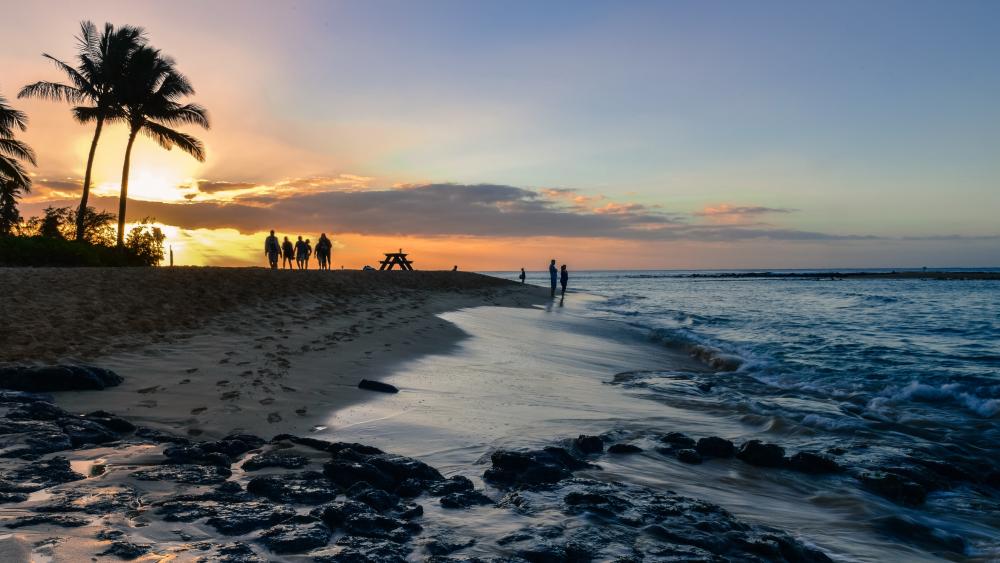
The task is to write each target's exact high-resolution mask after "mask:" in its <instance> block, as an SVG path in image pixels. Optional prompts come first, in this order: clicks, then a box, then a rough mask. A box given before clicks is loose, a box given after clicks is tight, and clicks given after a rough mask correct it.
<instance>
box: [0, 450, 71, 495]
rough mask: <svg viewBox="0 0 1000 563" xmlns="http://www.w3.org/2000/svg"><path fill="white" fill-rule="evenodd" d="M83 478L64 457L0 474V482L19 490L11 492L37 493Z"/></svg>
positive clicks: (34, 463)
mask: <svg viewBox="0 0 1000 563" xmlns="http://www.w3.org/2000/svg"><path fill="white" fill-rule="evenodd" d="M84 478H85V477H84V476H83V475H80V474H79V473H77V472H75V471H73V469H72V468H71V467H70V465H69V460H67V459H66V458H64V457H54V458H51V459H45V460H41V461H36V462H33V463H29V464H27V465H23V466H21V467H18V468H16V469H12V470H9V471H4V472H0V481H2V482H7V483H16V484H17V487H18V488H19V490H18V491H12V492H31V491H37V490H39V489H43V488H45V487H51V486H53V485H58V484H61V483H70V482H72V481H81V480H83V479H84ZM28 489H30V491H29V490H28Z"/></svg>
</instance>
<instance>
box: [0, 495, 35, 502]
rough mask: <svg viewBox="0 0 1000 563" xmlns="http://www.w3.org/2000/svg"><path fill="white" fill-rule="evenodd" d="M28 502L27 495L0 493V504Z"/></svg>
mask: <svg viewBox="0 0 1000 563" xmlns="http://www.w3.org/2000/svg"><path fill="white" fill-rule="evenodd" d="M26 500H28V495H27V493H0V504H7V503H17V502H24V501H26Z"/></svg>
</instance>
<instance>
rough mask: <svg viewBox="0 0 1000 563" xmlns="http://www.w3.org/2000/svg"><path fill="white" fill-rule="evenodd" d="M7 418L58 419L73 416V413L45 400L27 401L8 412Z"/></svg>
mask: <svg viewBox="0 0 1000 563" xmlns="http://www.w3.org/2000/svg"><path fill="white" fill-rule="evenodd" d="M7 418H10V419H14V420H52V421H58V420H62V419H65V418H73V415H72V414H70V413H68V412H66V411H64V410H63V409H61V408H59V407H57V406H55V405H54V404H52V403H49V402H45V401H34V402H31V403H25V404H22V405H19V406H18V407H16V408H14V409H12V410H11V411H10V412H8V413H7Z"/></svg>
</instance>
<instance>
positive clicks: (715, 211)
mask: <svg viewBox="0 0 1000 563" xmlns="http://www.w3.org/2000/svg"><path fill="white" fill-rule="evenodd" d="M794 211H796V210H795V209H788V208H785V207H763V206H760V205H728V204H723V205H716V206H711V207H706V208H705V209H702V210H701V211H697V212H695V213H694V215H697V216H699V217H717V216H720V215H766V214H769V213H792V212H794Z"/></svg>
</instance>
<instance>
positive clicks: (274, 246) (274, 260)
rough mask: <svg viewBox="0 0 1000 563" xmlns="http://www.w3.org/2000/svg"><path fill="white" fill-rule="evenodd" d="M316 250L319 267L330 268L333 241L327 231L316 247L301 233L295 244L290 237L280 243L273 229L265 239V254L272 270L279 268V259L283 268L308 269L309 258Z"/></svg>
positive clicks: (321, 235) (322, 268) (321, 268)
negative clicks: (328, 236)
mask: <svg viewBox="0 0 1000 563" xmlns="http://www.w3.org/2000/svg"><path fill="white" fill-rule="evenodd" d="M314 251H315V254H316V259H317V260H318V261H319V269H320V270H329V269H330V255H331V254H332V253H333V243H332V242H330V239H328V238H327V237H326V233H322V234H320V235H319V240H318V241H316V247H315V249H314V248H313V245H312V243H311V242H310V241H309V239H305V240H302V236H301V235H299V240H297V241H296V242H295V243H294V244H293V243H292V241H290V240H288V237H285V240H284V242H281V243H279V242H278V237H276V236H275V235H274V231H271V234H270V235H269V236H268V237H267V238H266V239H265V240H264V255H265V256H267V261H268V263H269V264H270V265H271V269H272V270H277V269H278V261H279V259H280V260H281V266H282V268H283V269H288V270H294V269H295V268H296V267H297V268H298V269H299V270H308V269H309V258H310V257H311V256H312V255H313V252H314ZM292 260H295V266H293V265H292Z"/></svg>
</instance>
